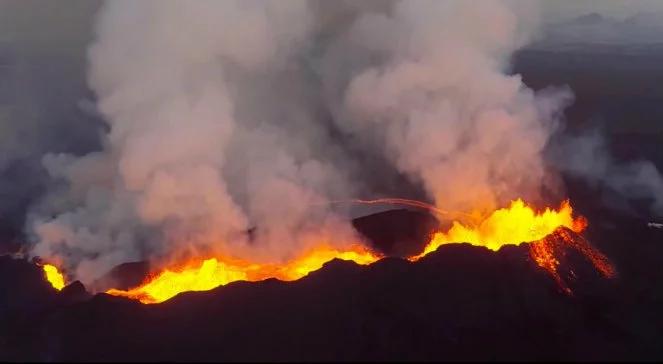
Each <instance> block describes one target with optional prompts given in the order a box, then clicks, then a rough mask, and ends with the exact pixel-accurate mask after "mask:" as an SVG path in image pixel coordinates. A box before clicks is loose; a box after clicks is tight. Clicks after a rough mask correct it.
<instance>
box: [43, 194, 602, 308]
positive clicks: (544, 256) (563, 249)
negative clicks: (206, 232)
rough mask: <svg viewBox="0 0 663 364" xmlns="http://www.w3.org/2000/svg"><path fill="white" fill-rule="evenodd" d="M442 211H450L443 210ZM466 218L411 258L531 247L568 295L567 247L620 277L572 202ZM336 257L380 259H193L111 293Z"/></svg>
mask: <svg viewBox="0 0 663 364" xmlns="http://www.w3.org/2000/svg"><path fill="white" fill-rule="evenodd" d="M353 201H359V202H361V203H380V202H385V203H398V204H407V205H410V206H417V207H421V208H426V209H428V210H431V209H435V208H434V207H431V206H430V205H428V204H425V203H423V202H421V203H414V202H412V201H411V200H403V199H381V200H353ZM415 202H416V201H415ZM437 212H438V213H440V214H441V213H447V214H448V213H449V212H447V211H442V210H438V211H437ZM463 215H465V216H471V217H472V219H470V220H471V221H473V223H471V224H467V223H466V224H463V223H461V222H458V221H454V222H453V223H452V225H451V228H450V229H449V230H447V231H446V232H441V231H440V232H437V233H435V234H433V236H432V238H431V240H430V241H429V243H428V244H427V245H426V247H425V249H424V251H423V252H422V253H421V254H419V255H417V256H413V257H410V258H409V260H410V261H417V260H419V259H420V258H421V257H423V256H425V255H427V254H429V253H431V252H433V251H435V250H437V248H439V247H440V246H441V245H444V244H449V243H455V242H467V243H470V244H473V245H478V246H483V247H486V248H488V249H490V250H494V251H497V250H499V249H500V248H501V247H502V246H504V245H519V244H521V243H529V244H530V245H529V252H530V256H531V258H532V260H533V261H534V262H535V263H536V264H537V265H538V266H539V267H541V268H543V269H545V270H546V271H547V272H548V273H549V274H550V275H551V276H552V277H553V278H554V279H555V281H556V282H557V284H558V285H559V287H560V288H561V289H562V290H563V291H565V292H567V293H571V290H570V288H569V287H568V285H567V284H566V283H565V281H564V280H563V279H562V277H561V275H560V271H559V266H560V264H561V263H560V259H562V258H563V257H564V256H565V255H566V253H567V251H568V250H569V249H568V248H572V249H574V250H576V251H578V252H580V253H581V254H582V255H583V256H584V257H586V258H587V259H589V261H591V263H592V264H593V265H594V267H595V268H596V269H597V270H598V271H599V272H600V273H601V274H602V275H604V276H605V277H612V276H614V275H615V270H614V268H613V267H612V265H611V263H610V261H609V260H608V259H607V258H606V257H605V256H604V255H603V254H601V252H599V251H598V250H596V249H595V248H594V247H592V246H591V245H590V244H589V242H588V241H586V240H585V239H584V238H583V237H582V236H580V235H579V233H580V232H582V231H583V230H584V229H585V228H586V227H587V220H585V219H584V218H583V217H578V218H574V217H573V209H572V208H571V204H570V203H569V202H568V201H564V202H562V204H561V205H560V207H559V208H558V209H556V210H553V209H550V208H546V209H545V210H543V211H537V210H535V209H534V208H532V207H531V206H528V205H527V204H526V203H525V202H523V201H522V200H520V199H518V200H515V201H512V202H511V204H510V206H509V207H506V208H502V209H499V210H496V211H494V212H492V213H490V214H488V215H485V216H484V217H483V218H481V214H479V213H477V212H472V213H471V214H465V213H463ZM335 258H338V259H342V260H351V261H353V262H355V263H358V264H362V265H365V264H370V263H373V262H375V261H377V260H378V259H380V258H381V256H380V255H378V254H376V253H374V252H372V251H370V250H369V249H367V248H366V247H364V246H362V245H354V246H351V247H350V248H348V249H346V250H339V249H337V248H333V247H331V246H329V245H324V244H323V245H320V246H318V247H315V248H313V249H310V250H309V251H307V252H305V253H304V254H301V255H300V256H299V257H297V258H295V259H293V260H290V261H288V262H286V263H284V264H275V263H271V264H259V263H255V262H250V261H246V260H242V259H236V258H229V257H212V258H208V259H199V260H195V259H194V260H191V261H188V262H185V263H184V264H181V265H180V266H179V267H175V268H172V269H166V270H164V271H163V272H161V273H159V274H157V275H155V276H153V277H149V278H148V279H147V280H146V281H145V282H144V283H143V284H141V285H140V286H138V287H135V288H132V289H129V290H119V289H110V290H108V291H107V292H106V293H108V294H111V295H115V296H123V297H128V298H131V299H136V300H139V301H140V302H142V303H160V302H163V301H166V300H168V299H170V298H172V297H174V296H176V295H177V294H179V293H182V292H188V291H207V290H211V289H213V288H216V287H218V286H222V285H225V284H228V283H231V282H235V281H260V280H265V279H268V278H277V279H280V280H283V281H293V280H297V279H300V278H302V277H304V276H306V275H307V274H309V273H310V272H312V271H315V270H318V269H320V268H321V267H322V265H323V264H324V263H326V262H328V261H330V260H332V259H335ZM43 269H44V271H45V272H46V277H47V279H48V281H49V282H51V284H52V285H53V287H55V288H56V289H58V290H60V289H62V287H64V277H63V275H62V274H60V273H59V272H58V270H57V268H56V267H54V266H52V265H48V264H47V265H44V267H43Z"/></svg>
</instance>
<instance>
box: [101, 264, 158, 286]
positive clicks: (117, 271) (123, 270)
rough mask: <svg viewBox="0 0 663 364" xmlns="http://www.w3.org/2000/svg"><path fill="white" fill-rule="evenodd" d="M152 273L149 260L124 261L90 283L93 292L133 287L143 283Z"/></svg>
mask: <svg viewBox="0 0 663 364" xmlns="http://www.w3.org/2000/svg"><path fill="white" fill-rule="evenodd" d="M148 273H150V264H149V262H145V261H142V262H130V263H124V264H120V265H118V266H116V267H115V268H113V269H111V270H110V271H109V272H108V273H106V274H104V275H103V276H102V277H101V278H99V279H97V280H96V281H94V282H93V283H92V284H91V285H90V290H91V291H92V292H105V291H107V290H109V289H111V288H117V289H124V290H127V289H129V288H133V287H136V286H138V285H139V284H141V283H142V282H143V281H144V280H145V277H147V275H148Z"/></svg>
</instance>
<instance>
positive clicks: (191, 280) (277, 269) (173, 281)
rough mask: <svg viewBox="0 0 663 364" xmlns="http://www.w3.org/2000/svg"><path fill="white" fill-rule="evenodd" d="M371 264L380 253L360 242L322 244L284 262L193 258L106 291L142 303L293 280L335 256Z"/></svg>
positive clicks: (378, 257)
mask: <svg viewBox="0 0 663 364" xmlns="http://www.w3.org/2000/svg"><path fill="white" fill-rule="evenodd" d="M334 258H338V259H342V260H351V261H353V262H355V263H357V264H362V265H363V264H370V263H373V262H375V261H376V260H378V259H380V256H378V255H377V254H375V253H373V252H371V251H369V250H368V249H366V248H365V247H363V246H361V245H355V246H353V247H351V249H349V250H344V251H341V250H337V249H334V248H332V247H329V246H320V247H317V248H315V249H312V250H310V251H309V252H307V253H306V254H303V255H301V256H300V257H299V258H297V259H294V260H292V261H290V262H287V263H285V264H282V265H281V264H255V263H250V262H246V261H243V260H239V259H222V258H210V259H207V260H204V261H203V262H202V263H197V264H196V263H194V262H190V263H188V264H185V265H184V266H183V267H182V268H180V269H177V270H172V271H171V270H166V271H164V272H162V273H160V274H159V275H157V276H156V277H154V278H153V279H149V280H148V281H147V282H146V283H144V284H143V285H141V286H139V287H136V288H133V289H130V290H128V291H123V290H117V289H111V290H108V291H107V292H106V293H108V294H111V295H115V296H124V297H128V298H133V299H137V300H139V301H140V302H142V303H159V302H163V301H166V300H168V299H170V298H172V297H174V296H175V295H177V294H179V293H182V292H188V291H208V290H210V289H213V288H216V287H218V286H221V285H225V284H228V283H230V282H235V281H260V280H265V279H268V278H277V279H280V280H283V281H293V280H297V279H299V278H302V277H304V276H306V275H307V274H308V273H310V272H312V271H315V270H318V269H320V268H321V267H322V265H323V264H325V263H326V262H328V261H330V260H332V259H334Z"/></svg>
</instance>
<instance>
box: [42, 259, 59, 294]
mask: <svg viewBox="0 0 663 364" xmlns="http://www.w3.org/2000/svg"><path fill="white" fill-rule="evenodd" d="M42 269H43V270H44V274H45V275H46V280H47V281H48V282H49V283H50V284H51V286H53V288H55V289H57V290H58V291H60V290H62V288H64V275H63V274H62V273H60V271H59V270H58V268H57V267H56V266H54V265H52V264H44V265H43V266H42Z"/></svg>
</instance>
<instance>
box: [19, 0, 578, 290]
mask: <svg viewBox="0 0 663 364" xmlns="http://www.w3.org/2000/svg"><path fill="white" fill-rule="evenodd" d="M537 23H538V19H537V12H536V8H535V6H534V4H533V3H531V2H522V3H521V2H516V1H506V0H505V1H484V2H482V4H481V6H476V4H472V3H470V2H466V1H437V0H435V1H417V0H412V1H396V2H385V1H376V2H350V1H334V2H327V1H298V0H290V1H280V0H273V1H239V0H238V1H231V0H228V1H196V2H182V1H166V0H160V1H147V0H146V1H112V2H107V3H106V4H105V5H104V7H103V8H102V9H101V11H100V14H99V19H98V24H97V37H96V40H95V42H94V44H92V46H91V47H90V49H89V62H90V72H89V84H90V86H91V87H92V89H93V90H94V91H95V93H96V95H97V98H98V105H97V107H98V109H99V111H100V112H101V114H102V115H103V117H104V119H105V120H106V122H107V123H108V126H109V132H108V134H107V135H106V136H105V139H104V148H103V150H102V151H100V152H96V153H91V154H88V155H86V156H84V157H80V158H76V157H73V156H71V155H47V156H46V157H45V158H44V160H43V164H44V166H45V167H46V169H47V170H48V172H49V173H50V175H51V176H52V177H53V179H54V180H57V181H59V182H58V183H59V184H58V185H57V186H55V187H53V191H52V193H50V194H49V195H48V196H47V197H46V198H45V199H44V200H43V201H42V203H41V204H40V205H39V206H37V207H35V208H34V210H33V214H32V215H31V219H30V222H29V231H30V232H31V233H32V238H33V239H34V241H35V245H34V249H33V251H32V253H33V254H34V255H39V256H41V257H44V258H46V259H50V260H54V261H58V262H61V263H62V264H64V265H66V266H68V267H69V268H70V269H73V271H75V273H76V275H77V278H79V279H82V280H84V281H91V280H93V279H94V278H96V277H97V276H99V275H100V274H103V273H105V272H106V271H108V270H109V269H110V268H111V267H113V266H115V265H117V264H119V263H122V262H126V261H131V260H138V259H145V258H149V259H151V260H155V261H157V262H163V261H164V260H168V259H177V258H178V257H181V255H187V254H211V253H217V254H233V255H239V256H241V257H251V258H252V259H256V260H283V259H287V258H290V257H292V256H293V255H294V254H296V253H297V252H299V251H301V250H302V249H304V248H305V247H306V246H308V245H310V244H314V243H319V242H321V241H327V242H328V243H330V244H336V245H337V246H338V245H343V244H346V243H350V242H352V241H353V240H354V239H356V236H355V235H354V232H353V230H352V228H351V227H350V226H349V224H348V223H347V222H346V221H347V218H346V217H345V216H344V213H345V212H344V211H342V210H340V211H339V210H337V209H335V210H332V209H331V208H330V207H329V206H328V205H326V204H325V202H326V201H330V200H338V199H343V198H350V197H357V194H358V193H360V192H364V191H367V190H370V188H369V187H370V182H369V181H368V179H367V178H365V176H366V175H367V174H368V175H370V174H371V173H372V172H371V171H373V170H377V169H378V168H383V167H378V165H377V164H373V163H370V162H367V161H375V160H382V161H385V162H386V164H387V165H388V166H389V167H390V168H392V169H393V170H395V171H396V173H397V174H403V175H405V176H406V177H407V178H408V179H410V180H411V181H412V182H413V183H416V184H421V185H422V186H423V188H424V190H425V192H426V193H427V194H428V195H429V197H430V198H431V199H432V200H434V202H435V203H436V204H437V205H438V206H439V207H441V208H444V209H457V210H464V211H469V210H477V209H478V210H486V209H491V208H494V207H496V206H499V205H502V204H504V203H505V202H507V201H508V200H510V199H512V198H515V197H524V198H526V199H529V200H534V201H536V200H537V198H538V197H539V194H540V193H541V191H542V189H545V188H548V189H555V187H556V186H555V185H554V184H552V183H551V182H550V181H551V180H550V179H548V177H547V173H548V172H547V171H546V168H545V164H544V161H543V159H542V158H543V157H542V154H541V153H542V150H543V148H544V147H545V146H546V143H547V141H548V139H549V137H550V135H552V133H553V132H554V131H555V130H556V127H557V119H558V117H559V115H560V111H561V110H562V108H563V107H564V106H565V104H566V103H568V102H569V101H570V94H569V92H568V91H566V90H563V89H562V90H557V91H555V90H547V91H545V92H542V93H539V94H536V93H534V92H533V91H532V90H530V89H528V88H527V87H526V86H525V85H524V84H523V83H522V81H521V79H520V77H519V76H518V75H509V74H508V72H507V71H508V63H509V57H510V55H511V54H512V52H514V51H515V50H516V49H518V48H519V47H521V46H523V45H524V44H526V42H527V41H528V40H529V39H530V38H531V37H532V36H533V35H535V34H536V26H537ZM357 156H362V158H357ZM367 156H368V157H367ZM364 157H366V158H364ZM392 173H393V172H392Z"/></svg>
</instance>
